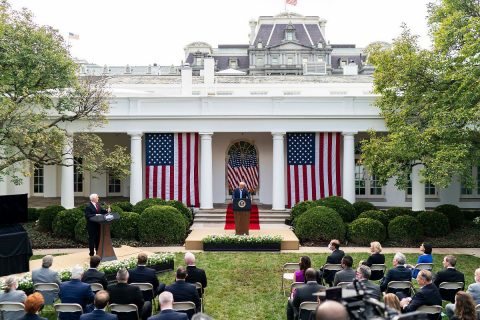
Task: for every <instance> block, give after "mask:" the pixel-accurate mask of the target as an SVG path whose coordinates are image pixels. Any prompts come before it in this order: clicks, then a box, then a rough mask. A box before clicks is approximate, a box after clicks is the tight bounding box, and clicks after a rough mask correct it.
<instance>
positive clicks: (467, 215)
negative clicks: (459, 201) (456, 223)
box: [463, 210, 480, 221]
mask: <svg viewBox="0 0 480 320" xmlns="http://www.w3.org/2000/svg"><path fill="white" fill-rule="evenodd" d="M476 217H480V211H477V210H465V211H463V218H464V219H465V220H467V221H473V219H475V218H476Z"/></svg>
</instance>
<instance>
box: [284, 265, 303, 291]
mask: <svg viewBox="0 0 480 320" xmlns="http://www.w3.org/2000/svg"><path fill="white" fill-rule="evenodd" d="M299 268H300V266H299V264H298V262H287V263H285V264H284V265H283V267H282V291H283V295H285V286H284V283H283V282H284V281H285V280H288V281H290V282H292V281H293V275H294V273H295V271H296V270H298V269H299ZM292 271H293V272H292Z"/></svg>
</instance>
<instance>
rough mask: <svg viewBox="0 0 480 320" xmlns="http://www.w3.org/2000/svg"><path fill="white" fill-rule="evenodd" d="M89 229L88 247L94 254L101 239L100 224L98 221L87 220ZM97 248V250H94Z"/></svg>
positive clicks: (91, 253)
mask: <svg viewBox="0 0 480 320" xmlns="http://www.w3.org/2000/svg"><path fill="white" fill-rule="evenodd" d="M87 231H88V249H89V250H90V252H89V255H90V256H93V255H94V254H95V252H97V251H98V242H99V241H100V225H99V224H98V223H92V222H87ZM94 249H95V252H93V250H94Z"/></svg>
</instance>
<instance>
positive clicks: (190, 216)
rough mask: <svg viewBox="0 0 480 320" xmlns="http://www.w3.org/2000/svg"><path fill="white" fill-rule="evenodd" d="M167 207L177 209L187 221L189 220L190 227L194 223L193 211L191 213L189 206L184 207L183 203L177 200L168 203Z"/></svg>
mask: <svg viewBox="0 0 480 320" xmlns="http://www.w3.org/2000/svg"><path fill="white" fill-rule="evenodd" d="M166 205H167V206H170V207H174V208H175V209H177V210H178V211H179V212H180V213H181V214H182V215H183V216H184V217H185V219H187V221H188V224H189V225H190V223H192V222H193V214H192V211H190V209H189V208H187V206H186V205H184V204H183V202H180V201H177V200H169V201H167V203H166Z"/></svg>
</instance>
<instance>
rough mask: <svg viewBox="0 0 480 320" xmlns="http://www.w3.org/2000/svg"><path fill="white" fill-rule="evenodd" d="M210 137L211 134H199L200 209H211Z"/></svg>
mask: <svg viewBox="0 0 480 320" xmlns="http://www.w3.org/2000/svg"><path fill="white" fill-rule="evenodd" d="M212 135H213V132H200V141H201V158H200V182H201V187H200V209H213V183H212V181H213V172H212V167H213V163H212Z"/></svg>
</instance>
